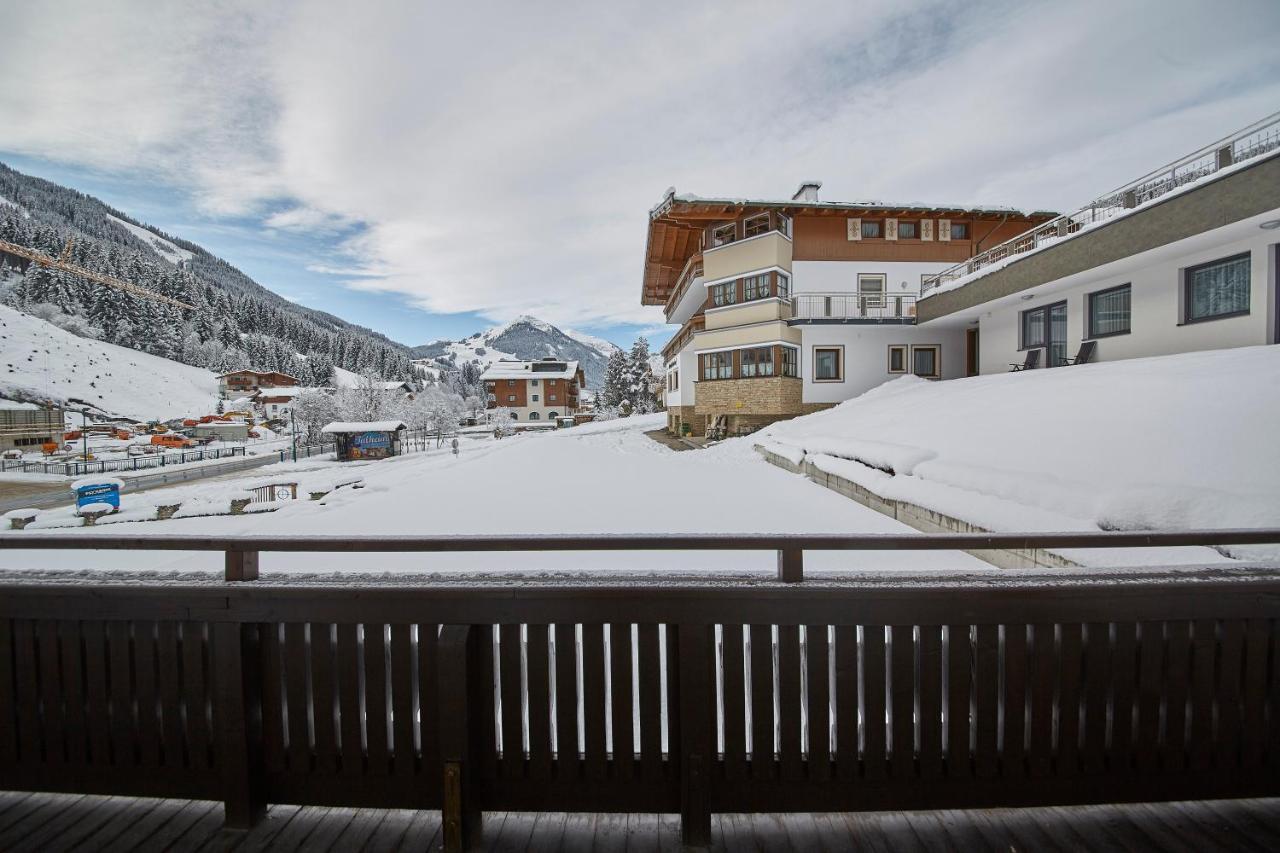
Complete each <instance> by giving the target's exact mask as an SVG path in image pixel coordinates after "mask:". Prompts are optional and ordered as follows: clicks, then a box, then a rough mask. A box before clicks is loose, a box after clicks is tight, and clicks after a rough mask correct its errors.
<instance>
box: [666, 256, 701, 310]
mask: <svg viewBox="0 0 1280 853" xmlns="http://www.w3.org/2000/svg"><path fill="white" fill-rule="evenodd" d="M701 275H702V253H701V252H698V253H697V254H695V255H693V256H692V257H690V258H689V260H688V261H686V262H685V265H684V269H682V270H681V271H680V275H679V277H677V278H676V284H675V287H673V288H672V289H671V296H669V297H668V298H667V304H666V307H665V308H664V309H663V310H664V311H665V312H666V315H667V316H668V317H670V316H671V312H672V311H674V310H675V308H676V306H677V305H679V304H680V300H681V299H683V298H684V294H685V292H686V291H687V290H688V289H689V285H690V284H692V283H693V280H694V279H696V278H698V277H699V276H701Z"/></svg>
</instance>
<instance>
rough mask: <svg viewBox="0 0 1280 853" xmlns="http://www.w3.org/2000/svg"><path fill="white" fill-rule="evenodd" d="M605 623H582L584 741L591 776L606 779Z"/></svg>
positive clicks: (589, 775)
mask: <svg viewBox="0 0 1280 853" xmlns="http://www.w3.org/2000/svg"><path fill="white" fill-rule="evenodd" d="M605 702H607V697H605V693H604V625H590V624H589V625H582V738H584V740H582V743H584V745H585V753H584V758H585V761H584V768H585V771H586V777H588V779H594V780H603V779H604V775H605V767H607V766H608V756H607V753H605V747H607V744H605V735H604V720H605V716H604V715H605Z"/></svg>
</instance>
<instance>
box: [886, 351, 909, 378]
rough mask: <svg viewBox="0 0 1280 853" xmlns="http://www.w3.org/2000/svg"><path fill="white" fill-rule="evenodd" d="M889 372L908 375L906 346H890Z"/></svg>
mask: <svg viewBox="0 0 1280 853" xmlns="http://www.w3.org/2000/svg"><path fill="white" fill-rule="evenodd" d="M889 372H890V373H906V372H907V346H906V344H890V345H889Z"/></svg>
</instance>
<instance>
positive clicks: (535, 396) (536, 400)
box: [533, 394, 538, 403]
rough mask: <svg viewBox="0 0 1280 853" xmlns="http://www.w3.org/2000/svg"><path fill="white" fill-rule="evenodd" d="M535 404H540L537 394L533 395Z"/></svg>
mask: <svg viewBox="0 0 1280 853" xmlns="http://www.w3.org/2000/svg"><path fill="white" fill-rule="evenodd" d="M533 402H535V403H536V402H538V395H537V394H534V395H533Z"/></svg>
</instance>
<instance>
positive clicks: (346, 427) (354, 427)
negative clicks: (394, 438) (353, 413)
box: [320, 421, 407, 434]
mask: <svg viewBox="0 0 1280 853" xmlns="http://www.w3.org/2000/svg"><path fill="white" fill-rule="evenodd" d="M398 429H407V427H406V426H405V423H404V421H334V422H333V423H331V424H326V425H325V427H324V429H322V430H320V431H321V432H323V433H327V434H333V433H335V432H395V431H396V430H398Z"/></svg>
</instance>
